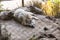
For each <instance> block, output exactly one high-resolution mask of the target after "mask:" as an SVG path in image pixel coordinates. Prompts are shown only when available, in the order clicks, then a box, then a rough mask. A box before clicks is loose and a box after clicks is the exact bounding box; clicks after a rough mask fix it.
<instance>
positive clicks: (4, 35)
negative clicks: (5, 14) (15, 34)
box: [0, 24, 11, 40]
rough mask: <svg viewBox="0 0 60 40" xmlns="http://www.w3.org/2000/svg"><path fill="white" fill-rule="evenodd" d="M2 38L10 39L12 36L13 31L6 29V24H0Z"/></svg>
mask: <svg viewBox="0 0 60 40" xmlns="http://www.w3.org/2000/svg"><path fill="white" fill-rule="evenodd" d="M0 28H1V30H0V32H1V33H0V38H1V40H10V39H11V38H10V37H11V33H9V32H8V30H7V29H6V27H5V25H1V24H0Z"/></svg>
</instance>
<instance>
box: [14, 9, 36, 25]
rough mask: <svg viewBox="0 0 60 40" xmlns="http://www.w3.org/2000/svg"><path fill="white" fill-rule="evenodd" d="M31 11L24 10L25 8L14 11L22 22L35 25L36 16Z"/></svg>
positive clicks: (15, 16)
mask: <svg viewBox="0 0 60 40" xmlns="http://www.w3.org/2000/svg"><path fill="white" fill-rule="evenodd" d="M33 15H34V14H33V13H31V12H27V11H24V10H23V9H17V10H15V11H14V18H16V19H17V20H18V21H19V22H20V23H21V24H23V25H29V26H33V25H34V24H35V19H34V18H36V17H34V16H33Z"/></svg>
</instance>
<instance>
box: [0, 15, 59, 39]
mask: <svg viewBox="0 0 60 40" xmlns="http://www.w3.org/2000/svg"><path fill="white" fill-rule="evenodd" d="M36 16H37V17H38V18H39V19H38V20H36V25H35V28H30V27H26V26H23V25H21V24H19V23H17V22H16V21H14V20H13V19H12V20H8V21H3V20H0V23H2V24H5V25H6V28H7V30H8V31H9V32H11V40H29V38H31V37H32V36H33V35H36V36H39V35H40V34H41V32H42V33H46V34H47V33H51V34H53V35H54V36H55V37H56V38H57V40H60V29H57V27H59V28H60V19H56V21H55V22H53V21H52V20H49V19H47V18H45V16H43V15H36ZM44 27H47V28H48V30H47V31H44ZM40 40H56V39H53V38H43V39H40Z"/></svg>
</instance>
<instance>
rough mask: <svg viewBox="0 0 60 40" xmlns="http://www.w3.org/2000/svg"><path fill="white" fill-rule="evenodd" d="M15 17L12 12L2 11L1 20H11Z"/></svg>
mask: <svg viewBox="0 0 60 40" xmlns="http://www.w3.org/2000/svg"><path fill="white" fill-rule="evenodd" d="M12 16H13V13H12V12H10V11H2V12H0V19H2V20H9V19H11V18H12Z"/></svg>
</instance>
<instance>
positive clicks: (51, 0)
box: [33, 0, 60, 17]
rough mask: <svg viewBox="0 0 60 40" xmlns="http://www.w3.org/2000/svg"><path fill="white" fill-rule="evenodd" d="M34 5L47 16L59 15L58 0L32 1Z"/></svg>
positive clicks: (59, 6) (59, 5)
mask: <svg viewBox="0 0 60 40" xmlns="http://www.w3.org/2000/svg"><path fill="white" fill-rule="evenodd" d="M33 4H34V6H36V7H39V8H41V9H42V10H43V12H44V15H47V16H54V17H59V16H60V0H48V1H46V2H44V3H38V2H33Z"/></svg>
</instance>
